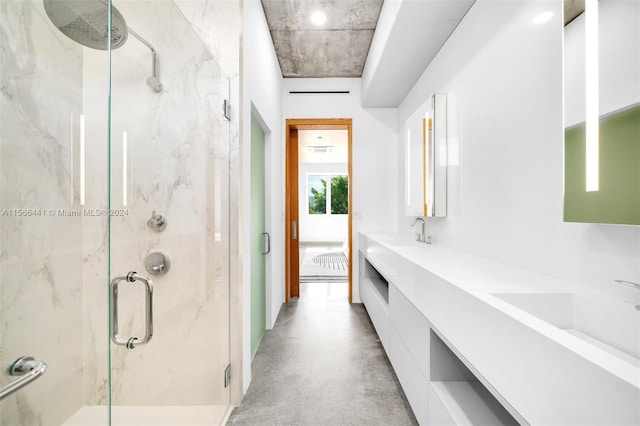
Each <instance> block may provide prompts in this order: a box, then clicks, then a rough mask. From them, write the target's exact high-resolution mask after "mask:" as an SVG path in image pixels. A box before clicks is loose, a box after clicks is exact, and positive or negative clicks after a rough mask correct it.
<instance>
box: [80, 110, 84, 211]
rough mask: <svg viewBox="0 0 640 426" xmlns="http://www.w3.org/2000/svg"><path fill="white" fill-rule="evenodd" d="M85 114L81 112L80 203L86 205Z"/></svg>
mask: <svg viewBox="0 0 640 426" xmlns="http://www.w3.org/2000/svg"><path fill="white" fill-rule="evenodd" d="M84 190H85V186H84V114H80V205H81V206H84Z"/></svg>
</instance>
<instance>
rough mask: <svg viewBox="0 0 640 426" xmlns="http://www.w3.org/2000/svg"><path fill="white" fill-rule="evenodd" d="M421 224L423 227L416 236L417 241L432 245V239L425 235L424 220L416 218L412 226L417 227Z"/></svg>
mask: <svg viewBox="0 0 640 426" xmlns="http://www.w3.org/2000/svg"><path fill="white" fill-rule="evenodd" d="M418 222H421V224H420V225H421V226H420V233H419V234H416V235H417V238H416V241H420V242H422V243H427V244H431V237H426V238H425V235H424V219H423V218H421V217H416V218H415V219H413V222H411V226H415V225H416V223H418Z"/></svg>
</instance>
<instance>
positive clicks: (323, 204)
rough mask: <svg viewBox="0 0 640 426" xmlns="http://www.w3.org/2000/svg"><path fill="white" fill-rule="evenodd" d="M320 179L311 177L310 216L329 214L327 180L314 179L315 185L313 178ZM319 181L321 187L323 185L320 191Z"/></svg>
mask: <svg viewBox="0 0 640 426" xmlns="http://www.w3.org/2000/svg"><path fill="white" fill-rule="evenodd" d="M318 177H319V176H309V187H310V190H309V192H311V197H310V198H309V214H326V213H327V181H326V180H325V179H319V180H318V179H314V180H315V181H316V182H314V183H315V185H314V183H312V178H318ZM318 181H319V183H320V185H322V187H321V188H320V189H318ZM314 186H315V187H314Z"/></svg>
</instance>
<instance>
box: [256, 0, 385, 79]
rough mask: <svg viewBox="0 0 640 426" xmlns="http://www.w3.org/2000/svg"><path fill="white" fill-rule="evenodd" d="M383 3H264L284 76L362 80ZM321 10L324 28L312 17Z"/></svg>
mask: <svg viewBox="0 0 640 426" xmlns="http://www.w3.org/2000/svg"><path fill="white" fill-rule="evenodd" d="M382 1H383V0H262V7H263V9H264V12H265V15H266V17H267V23H268V25H269V31H271V38H272V39H273V45H274V46H275V49H276V54H277V56H278V61H279V62H280V69H281V70H282V75H283V76H284V77H361V76H362V70H363V68H364V63H365V61H366V59H367V54H368V52H369V46H370V44H371V39H372V37H373V32H374V30H375V28H376V23H377V22H378V16H379V15H380V9H381V7H382ZM318 10H320V11H323V12H325V13H326V15H327V21H326V22H325V23H324V24H323V25H322V26H315V25H314V24H312V23H311V15H312V14H313V13H314V12H316V11H318Z"/></svg>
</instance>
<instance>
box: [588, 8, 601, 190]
mask: <svg viewBox="0 0 640 426" xmlns="http://www.w3.org/2000/svg"><path fill="white" fill-rule="evenodd" d="M598 32H599V31H598V0H586V4H585V105H586V110H585V128H586V190H587V192H593V191H598V190H599V189H600V140H599V139H600V135H599V133H600V123H599V121H600V100H599V92H600V84H599V83H600V82H599V79H600V75H599V74H600V73H599V66H600V61H599V54H598V49H599V43H598Z"/></svg>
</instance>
